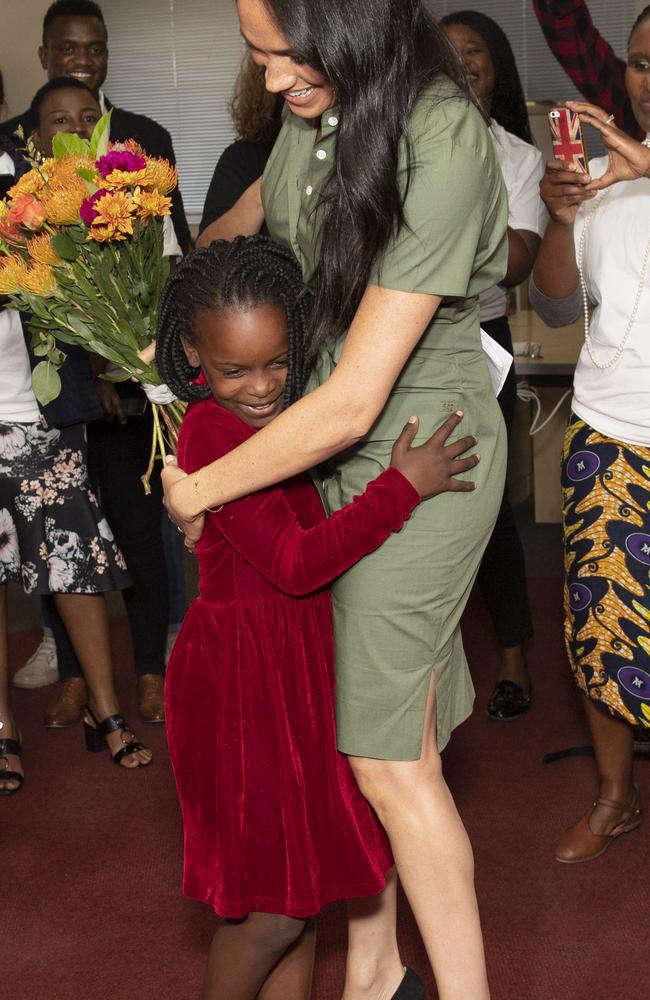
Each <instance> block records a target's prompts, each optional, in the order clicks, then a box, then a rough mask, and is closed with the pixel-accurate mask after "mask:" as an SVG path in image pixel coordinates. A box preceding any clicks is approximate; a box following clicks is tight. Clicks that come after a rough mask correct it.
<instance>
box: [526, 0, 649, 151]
mask: <svg viewBox="0 0 650 1000" xmlns="http://www.w3.org/2000/svg"><path fill="white" fill-rule="evenodd" d="M533 6H534V8H535V14H536V15H537V20H538V21H539V25H540V27H541V29H542V31H543V32H544V35H545V37H546V41H547V43H548V46H549V48H550V50H551V52H552V53H553V55H554V56H555V58H556V59H557V61H558V62H559V64H560V66H561V67H562V69H563V70H564V72H565V73H566V74H567V76H568V77H569V78H570V80H571V81H572V82H573V83H574V84H575V86H576V87H577V89H578V90H579V91H580V93H581V94H583V95H584V96H585V98H586V99H587V100H588V101H590V102H591V103H592V104H598V105H599V107H601V108H604V110H605V111H609V113H610V114H613V115H614V117H615V118H616V123H617V125H618V126H619V128H622V129H623V130H624V131H625V132H628V133H629V134H630V135H633V136H635V137H636V138H638V139H644V138H645V132H643V131H642V130H641V129H640V128H639V126H638V124H637V121H636V119H635V117H634V114H633V112H632V106H631V104H630V101H629V98H628V96H627V91H626V89H625V63H624V62H623V60H622V59H619V58H618V56H617V55H616V53H615V52H614V50H613V49H612V47H611V45H608V43H607V42H606V41H605V39H604V38H603V36H602V35H601V34H600V32H599V31H598V29H597V28H596V26H595V25H594V22H593V21H592V20H591V15H590V13H589V10H588V8H587V4H586V3H585V2H584V0H533Z"/></svg>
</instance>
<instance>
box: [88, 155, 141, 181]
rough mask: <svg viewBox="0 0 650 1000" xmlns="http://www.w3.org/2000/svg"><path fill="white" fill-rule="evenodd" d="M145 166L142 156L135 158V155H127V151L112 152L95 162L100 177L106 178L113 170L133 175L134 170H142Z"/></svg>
mask: <svg viewBox="0 0 650 1000" xmlns="http://www.w3.org/2000/svg"><path fill="white" fill-rule="evenodd" d="M146 165H147V161H146V159H145V158H144V156H136V154H135V153H129V151H128V150H127V149H125V150H118V151H116V150H113V151H112V152H110V153H107V154H106V156H100V158H99V159H98V160H97V169H98V170H99V172H100V174H101V175H102V177H108V175H109V174H110V173H112V172H113V171H114V170H125V171H127V172H128V173H134V172H135V171H136V170H143V169H144V167H146Z"/></svg>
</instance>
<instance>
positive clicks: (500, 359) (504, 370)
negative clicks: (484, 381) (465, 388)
mask: <svg viewBox="0 0 650 1000" xmlns="http://www.w3.org/2000/svg"><path fill="white" fill-rule="evenodd" d="M481 347H482V348H483V353H484V354H485V360H486V361H487V366H488V371H489V373H490V379H491V381H492V388H493V389H494V395H495V396H498V395H499V393H500V392H501V390H502V389H503V386H504V384H505V381H506V379H507V377H508V372H509V371H510V366H511V365H512V363H513V360H514V359H513V357H512V354H510V353H509V352H508V351H506V349H505V347H501V344H497V342H496V340H495V339H494V337H491V336H490V334H489V333H486V332H485V330H484V329H483V328H482V327H481Z"/></svg>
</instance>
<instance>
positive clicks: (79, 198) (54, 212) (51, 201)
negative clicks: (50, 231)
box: [41, 177, 88, 226]
mask: <svg viewBox="0 0 650 1000" xmlns="http://www.w3.org/2000/svg"><path fill="white" fill-rule="evenodd" d="M77 182H78V183H73V184H72V185H71V186H70V187H62V188H59V187H54V188H51V187H50V186H49V185H48V188H47V190H46V191H45V192H44V193H43V194H42V195H41V204H42V206H43V208H44V209H45V217H46V219H47V221H48V222H52V223H54V224H55V225H58V226H66V225H71V224H73V223H75V222H79V209H80V208H81V203H82V202H83V201H85V199H86V198H87V197H88V189H87V188H86V186H85V184H84V183H83V181H82V180H81V178H79V177H77Z"/></svg>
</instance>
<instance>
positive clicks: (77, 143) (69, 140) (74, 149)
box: [52, 122, 99, 160]
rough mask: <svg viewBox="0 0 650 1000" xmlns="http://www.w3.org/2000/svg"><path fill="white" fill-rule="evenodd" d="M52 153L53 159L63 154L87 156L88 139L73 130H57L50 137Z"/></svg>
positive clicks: (61, 156) (58, 158)
mask: <svg viewBox="0 0 650 1000" xmlns="http://www.w3.org/2000/svg"><path fill="white" fill-rule="evenodd" d="M97 124H99V122H98V123H97ZM52 153H53V155H54V159H55V160H61V159H63V157H64V156H88V141H87V140H86V139H82V138H81V136H78V135H76V134H75V133H74V132H57V133H56V135H55V136H54V138H53V139H52Z"/></svg>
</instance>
